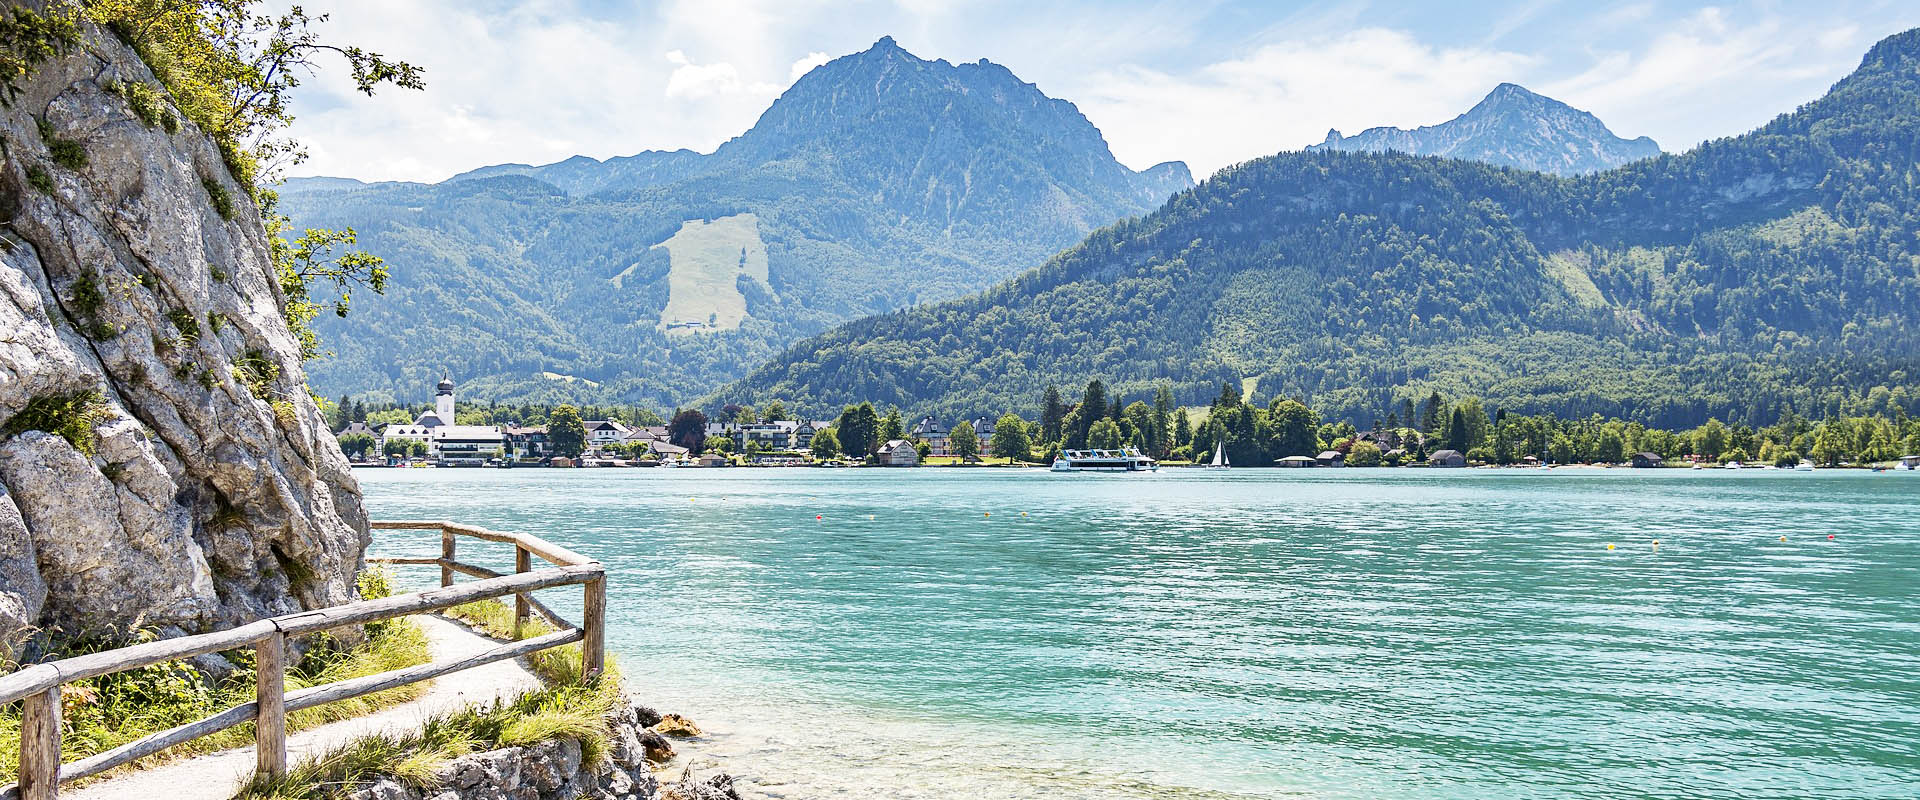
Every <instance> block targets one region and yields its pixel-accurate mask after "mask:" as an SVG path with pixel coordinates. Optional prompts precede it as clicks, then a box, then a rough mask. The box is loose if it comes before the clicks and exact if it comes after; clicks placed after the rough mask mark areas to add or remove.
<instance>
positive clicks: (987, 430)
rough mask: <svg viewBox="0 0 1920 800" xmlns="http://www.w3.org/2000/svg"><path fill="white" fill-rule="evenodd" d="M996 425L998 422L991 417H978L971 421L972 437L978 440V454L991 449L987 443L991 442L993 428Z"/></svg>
mask: <svg viewBox="0 0 1920 800" xmlns="http://www.w3.org/2000/svg"><path fill="white" fill-rule="evenodd" d="M997 424H999V420H996V419H994V418H993V417H980V418H978V419H975V420H974V421H973V435H974V436H977V437H979V438H980V452H983V453H984V452H986V451H987V450H988V449H989V448H990V447H991V445H990V444H989V442H992V441H993V426H994V425H997Z"/></svg>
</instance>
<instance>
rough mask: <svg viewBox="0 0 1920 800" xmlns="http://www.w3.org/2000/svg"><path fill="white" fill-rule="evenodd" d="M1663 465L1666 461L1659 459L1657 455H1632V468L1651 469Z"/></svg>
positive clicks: (1643, 453)
mask: <svg viewBox="0 0 1920 800" xmlns="http://www.w3.org/2000/svg"><path fill="white" fill-rule="evenodd" d="M1665 463H1666V459H1663V458H1661V457H1660V454H1659V453H1645V452H1642V453H1634V454H1633V466H1634V467H1636V468H1638V469H1653V468H1654V467H1658V466H1660V465H1662V464H1665Z"/></svg>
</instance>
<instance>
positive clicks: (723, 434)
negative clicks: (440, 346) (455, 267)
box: [336, 377, 994, 468]
mask: <svg viewBox="0 0 1920 800" xmlns="http://www.w3.org/2000/svg"><path fill="white" fill-rule="evenodd" d="M455 419H456V417H455V411H454V383H453V380H452V379H451V378H450V377H448V378H442V379H441V381H440V383H439V384H438V385H437V386H436V387H435V390H434V407H433V409H432V410H429V411H425V412H422V413H421V414H420V415H419V416H417V417H416V418H415V419H414V420H413V421H412V422H409V423H404V424H400V423H371V424H369V423H366V422H354V423H351V424H349V425H347V426H345V427H343V428H341V429H340V430H339V431H337V432H336V436H337V437H338V438H339V439H340V440H341V441H342V443H343V445H345V444H346V443H348V442H351V441H355V440H358V441H363V442H364V441H368V440H371V446H370V447H367V448H366V449H365V450H363V451H361V452H353V453H349V456H350V457H351V458H352V461H353V463H354V464H355V465H356V466H363V467H365V466H392V467H399V466H412V467H426V466H434V467H509V468H510V467H726V466H760V467H783V466H859V465H873V466H886V467H917V466H921V465H922V464H923V463H932V462H939V461H942V460H945V461H948V462H961V461H966V460H968V456H970V455H973V454H972V453H967V452H960V451H956V450H955V449H954V447H953V440H952V437H951V436H950V435H949V434H950V431H949V430H948V429H947V428H945V427H943V426H941V425H940V424H939V423H938V422H937V421H935V420H934V418H933V417H925V418H923V419H921V420H920V421H919V422H917V423H915V424H914V425H913V427H912V428H911V429H910V430H909V431H907V436H906V437H904V438H900V439H893V440H890V441H887V442H886V443H884V444H882V445H880V446H879V448H877V449H876V450H875V452H874V458H873V459H871V460H870V461H857V460H854V459H846V458H825V459H822V458H816V457H815V453H814V441H813V439H814V436H815V435H816V434H818V433H820V432H821V431H825V430H828V429H829V428H832V427H833V425H834V421H833V420H769V421H758V422H747V423H741V422H733V421H725V422H719V421H713V422H707V423H705V425H704V430H703V431H702V435H701V436H700V437H699V440H700V441H701V443H702V445H701V448H700V449H701V451H703V452H694V450H693V449H692V448H689V447H687V446H685V445H683V444H676V443H675V442H674V437H673V436H672V435H671V434H670V433H669V432H668V426H666V425H628V424H626V423H623V422H620V421H619V420H606V419H596V420H581V426H582V428H583V429H584V436H583V440H582V442H581V449H580V453H579V454H578V455H577V456H569V455H567V454H566V453H565V452H564V451H563V448H560V447H558V446H556V441H555V437H554V436H553V435H552V433H551V432H550V431H549V426H546V425H460V424H456V422H455ZM971 425H972V428H973V432H974V435H975V437H976V440H977V441H980V442H984V441H987V440H990V439H991V438H992V436H993V431H994V420H992V419H989V418H985V417H982V418H980V419H977V420H973V421H972V423H971ZM361 437H364V438H361ZM682 441H684V439H683V440H682ZM972 460H973V461H974V462H976V463H978V462H979V460H978V459H977V458H975V459H972Z"/></svg>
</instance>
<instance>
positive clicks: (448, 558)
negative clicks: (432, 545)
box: [440, 528, 453, 586]
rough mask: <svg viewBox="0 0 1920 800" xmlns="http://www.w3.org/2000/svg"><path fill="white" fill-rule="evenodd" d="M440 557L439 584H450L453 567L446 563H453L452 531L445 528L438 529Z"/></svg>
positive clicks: (451, 582)
mask: <svg viewBox="0 0 1920 800" xmlns="http://www.w3.org/2000/svg"><path fill="white" fill-rule="evenodd" d="M440 559H441V561H442V562H444V563H442V564H441V565H440V585H441V586H452V585H453V567H449V566H447V564H451V563H453V531H450V530H447V529H445V528H441V529H440Z"/></svg>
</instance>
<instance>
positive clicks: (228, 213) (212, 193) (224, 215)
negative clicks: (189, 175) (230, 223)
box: [200, 178, 233, 219]
mask: <svg viewBox="0 0 1920 800" xmlns="http://www.w3.org/2000/svg"><path fill="white" fill-rule="evenodd" d="M200 185H201V187H203V188H205V189H206V190H207V201H208V202H210V203H212V204H213V211H214V213H216V214H219V215H220V218H221V219H233V195H232V194H230V193H228V192H227V187H225V186H221V185H220V182H219V181H216V180H214V179H212V178H201V179H200Z"/></svg>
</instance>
